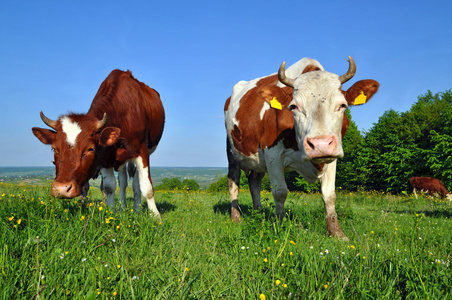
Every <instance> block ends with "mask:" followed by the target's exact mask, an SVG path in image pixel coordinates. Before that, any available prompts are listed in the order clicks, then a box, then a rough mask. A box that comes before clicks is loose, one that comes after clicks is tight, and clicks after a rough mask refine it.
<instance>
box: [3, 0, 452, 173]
mask: <svg viewBox="0 0 452 300" xmlns="http://www.w3.org/2000/svg"><path fill="white" fill-rule="evenodd" d="M306 2H311V3H310V4H309V3H306ZM451 3H452V2H451V1H449V0H447V1H440V2H438V1H434V0H433V1H328V0H327V1H299V0H297V1H286V0H281V1H266V0H263V1H243V0H242V1H196V0H195V1H112V0H110V1H61V0H59V1H45V0H44V1H16V0H2V1H0V68H1V70H0V111H1V117H0V140H1V143H0V166H50V165H51V160H52V158H53V155H52V153H51V151H50V147H49V146H46V145H43V144H41V142H39V141H38V139H37V138H35V136H34V135H33V134H32V132H31V128H32V127H34V126H39V127H45V125H44V123H43V122H42V121H41V119H40V117H39V111H40V110H42V111H44V113H45V114H46V115H47V116H48V117H49V118H52V119H56V118H58V116H59V115H61V114H65V113H67V112H68V111H74V112H86V111H87V110H88V108H89V106H90V104H91V101H92V99H93V97H94V95H95V93H96V91H97V89H98V88H99V86H100V84H101V82H102V81H103V80H104V79H105V77H106V76H107V75H108V74H109V72H110V71H111V70H113V69H115V68H119V69H123V70H126V69H130V70H131V71H132V72H133V74H134V76H135V77H136V78H137V79H138V80H140V81H143V82H145V83H146V84H148V85H149V86H151V87H153V88H155V89H156V90H157V91H158V92H159V93H160V95H161V98H162V101H163V104H164V106H165V110H166V115H167V119H166V127H165V131H164V134H163V138H162V140H161V143H160V145H159V147H158V148H157V150H156V152H155V153H154V154H153V155H152V157H151V164H152V165H153V166H187V167H191V166H226V165H227V159H226V152H225V140H226V135H225V129H224V117H223V105H224V102H225V100H226V99H227V98H228V97H229V95H230V94H231V91H232V87H233V85H234V84H235V83H236V82H238V81H240V80H251V79H254V78H257V77H261V76H264V75H268V74H271V73H274V72H276V71H277V69H278V67H279V65H280V64H281V62H282V61H287V64H288V65H290V64H292V63H294V62H296V61H298V60H299V59H301V58H302V57H305V56H307V57H312V58H316V59H318V60H319V61H320V63H321V64H322V65H323V66H324V67H325V69H326V70H328V71H331V72H334V73H338V74H339V73H344V72H345V71H346V69H347V67H348V65H347V62H346V61H345V60H344V59H346V58H347V56H348V55H350V56H352V57H353V58H354V59H355V61H356V64H357V73H356V75H355V78H354V79H352V80H351V81H350V83H347V84H346V86H345V88H348V87H349V86H350V85H351V84H352V83H353V82H355V81H357V80H360V79H367V78H371V79H375V80H377V81H379V82H380V84H381V86H380V91H379V92H378V93H377V95H376V96H375V97H374V98H373V99H372V100H371V102H369V103H368V104H367V105H364V106H361V107H355V108H352V110H351V113H352V119H353V120H354V121H355V122H356V124H357V125H358V128H359V129H360V130H366V129H367V130H368V129H370V128H371V127H372V124H373V123H376V122H377V121H378V118H379V117H380V116H381V115H382V114H383V113H384V112H385V111H387V110H388V109H391V108H392V109H395V110H396V111H400V112H402V111H407V110H409V109H410V107H411V105H412V104H413V103H414V102H415V101H416V100H417V97H418V96H419V95H421V94H425V93H426V92H427V90H431V91H433V92H442V91H445V90H448V89H451V88H452V17H451V12H452V4H451Z"/></svg>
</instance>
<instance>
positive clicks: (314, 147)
mask: <svg viewBox="0 0 452 300" xmlns="http://www.w3.org/2000/svg"><path fill="white" fill-rule="evenodd" d="M355 72H356V65H355V62H354V61H353V59H352V58H351V57H349V69H348V71H347V72H346V73H345V74H344V75H341V76H338V75H336V74H333V73H329V72H326V71H325V70H324V68H323V67H322V65H321V64H320V63H319V62H318V61H316V60H313V59H310V58H303V59H301V60H300V61H298V62H297V63H295V64H293V65H292V66H290V67H289V68H288V69H287V70H286V69H285V62H283V63H282V64H281V67H280V69H279V72H278V74H272V75H269V76H266V77H262V78H258V79H255V80H251V81H240V82H239V83H237V84H236V85H235V86H234V88H233V90H232V95H231V97H229V98H228V99H227V101H226V104H225V107H224V112H225V123H226V131H227V155H228V163H229V173H228V187H229V193H230V199H231V219H232V220H234V221H238V220H240V212H239V207H238V193H239V181H240V169H243V170H245V171H246V173H247V174H248V175H247V176H248V181H249V185H250V192H251V196H252V199H253V207H254V209H259V208H260V207H261V203H260V188H261V180H262V178H263V176H264V175H265V172H267V173H268V175H269V178H270V183H271V185H272V193H273V198H274V200H275V203H276V214H277V216H278V217H279V219H280V220H282V219H283V217H284V202H285V200H286V197H287V193H288V190H287V185H286V182H285V179H284V172H286V171H291V170H295V171H297V172H298V173H299V174H301V175H302V176H303V177H304V178H305V179H306V181H308V182H311V183H312V182H316V181H317V180H320V183H321V193H322V198H323V201H324V204H325V210H326V225H327V231H328V234H329V235H331V236H334V237H336V238H339V239H347V237H346V236H345V234H344V233H343V232H342V229H341V226H340V224H339V221H338V219H337V214H336V208H335V203H336V194H335V180H336V159H337V158H340V157H343V155H344V152H343V149H342V136H343V135H344V134H345V131H346V130H347V126H348V122H349V120H348V118H347V117H346V116H345V110H346V109H347V108H348V107H349V106H352V105H359V104H364V103H366V102H367V101H368V100H369V99H370V98H371V97H372V96H373V95H374V94H375V93H376V92H377V90H378V87H379V83H378V82H377V81H375V80H362V81H358V82H356V83H355V84H354V85H353V86H351V87H350V88H349V89H348V90H346V91H344V90H342V85H343V84H344V83H345V82H347V81H348V80H350V79H351V78H352V77H353V76H354V74H355ZM278 79H279V81H278Z"/></svg>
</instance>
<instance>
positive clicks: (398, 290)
mask: <svg viewBox="0 0 452 300" xmlns="http://www.w3.org/2000/svg"><path fill="white" fill-rule="evenodd" d="M128 196H129V197H130V198H132V191H131V190H130V188H129V190H128ZM89 198H90V200H89V201H88V202H82V201H80V200H78V199H73V200H60V199H54V198H52V197H51V196H50V194H49V186H42V185H40V186H34V185H24V184H21V185H17V184H10V183H0V226H1V229H0V230H1V233H2V234H1V237H0V240H1V242H0V247H1V251H0V270H1V274H0V297H1V298H2V299H417V298H419V299H451V298H452V292H451V286H452V272H451V265H450V255H451V252H452V234H451V228H452V220H451V216H452V208H451V203H450V202H446V201H440V200H430V199H428V198H420V199H418V200H416V199H414V198H413V197H410V196H403V197H398V196H392V195H385V194H380V193H376V192H364V191H362V192H357V193H345V192H341V193H339V194H338V202H337V210H338V214H339V220H340V222H341V225H342V229H343V231H344V232H345V233H346V234H347V235H348V237H349V239H350V240H349V241H348V242H339V241H336V240H335V239H332V238H329V237H327V236H326V225H325V216H324V209H323V203H322V201H321V199H320V195H319V194H314V195H305V194H295V193H290V195H289V197H288V199H287V202H286V212H287V215H286V218H285V220H284V222H283V224H281V225H280V224H278V223H275V222H274V217H273V214H274V204H273V200H272V197H271V195H270V194H269V193H262V198H263V200H262V203H263V213H262V214H260V213H254V212H253V211H252V210H251V207H252V203H251V198H250V196H249V193H247V192H243V193H242V194H241V195H240V201H241V202H240V204H241V209H242V212H243V221H242V222H241V223H239V224H234V223H232V222H231V221H230V220H229V206H230V204H229V202H228V196H227V195H226V194H223V193H215V194H210V193H207V192H186V191H179V192H164V191H163V192H158V193H157V194H156V199H157V206H158V208H159V210H160V212H161V213H162V218H163V222H162V223H160V222H158V221H155V220H153V219H151V218H150V217H149V215H148V214H147V213H146V210H144V211H143V213H136V212H132V211H130V209H129V210H126V211H122V212H120V213H112V212H111V210H110V209H109V208H107V207H105V205H104V204H103V203H102V200H101V199H102V197H101V195H100V192H99V191H98V189H97V188H92V189H91V190H90V194H89ZM130 201H131V199H130Z"/></svg>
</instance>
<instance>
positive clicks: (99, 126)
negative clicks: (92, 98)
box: [97, 113, 107, 129]
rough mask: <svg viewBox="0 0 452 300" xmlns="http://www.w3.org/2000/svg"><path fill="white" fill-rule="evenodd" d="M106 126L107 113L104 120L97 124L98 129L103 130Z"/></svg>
mask: <svg viewBox="0 0 452 300" xmlns="http://www.w3.org/2000/svg"><path fill="white" fill-rule="evenodd" d="M105 124H107V113H104V117H103V118H102V120H100V121H98V122H97V129H101V128H102V127H104V126H105Z"/></svg>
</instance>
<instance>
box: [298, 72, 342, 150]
mask: <svg viewBox="0 0 452 300" xmlns="http://www.w3.org/2000/svg"><path fill="white" fill-rule="evenodd" d="M294 85H295V86H294V95H293V104H296V109H294V110H292V112H293V116H294V121H295V132H296V139H297V143H298V146H299V148H300V150H302V152H303V156H305V158H304V159H309V157H308V156H306V152H305V149H304V141H305V139H306V138H307V137H309V138H312V137H317V136H334V137H335V138H336V139H337V150H336V151H335V153H334V154H332V155H331V156H334V157H342V156H343V155H344V154H343V149H342V143H341V140H342V138H341V129H342V121H343V116H344V110H345V107H343V106H342V105H343V104H344V103H345V104H346V100H345V98H344V96H343V94H342V93H341V92H340V81H339V79H338V76H337V75H336V74H333V73H329V72H325V71H314V72H309V73H305V74H303V75H301V76H300V77H299V78H298V79H297V80H296V81H295V84H294Z"/></svg>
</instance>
